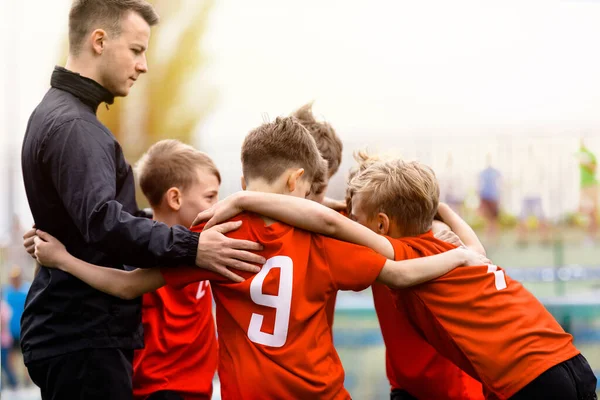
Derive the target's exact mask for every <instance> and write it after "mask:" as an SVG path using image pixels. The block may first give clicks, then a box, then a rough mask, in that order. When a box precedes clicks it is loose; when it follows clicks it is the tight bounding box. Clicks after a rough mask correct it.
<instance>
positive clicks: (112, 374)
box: [27, 349, 133, 400]
mask: <svg viewBox="0 0 600 400" xmlns="http://www.w3.org/2000/svg"><path fill="white" fill-rule="evenodd" d="M132 361H133V350H123V349H85V350H80V351H76V352H73V353H68V354H64V355H60V356H57V357H52V358H49V359H46V360H41V361H34V362H31V363H28V364H27V370H28V371H29V375H30V376H31V379H32V380H33V382H34V383H35V384H36V385H37V386H39V388H40V389H41V394H42V400H108V399H110V400H132V399H133V387H132V383H131V378H132V375H133V367H132Z"/></svg>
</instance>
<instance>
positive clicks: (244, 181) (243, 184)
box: [240, 175, 246, 190]
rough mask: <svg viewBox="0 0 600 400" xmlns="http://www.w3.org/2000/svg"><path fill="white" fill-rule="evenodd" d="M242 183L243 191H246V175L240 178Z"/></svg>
mask: <svg viewBox="0 0 600 400" xmlns="http://www.w3.org/2000/svg"><path fill="white" fill-rule="evenodd" d="M240 183H241V184H242V190H246V180H245V179H244V175H242V177H241V178H240Z"/></svg>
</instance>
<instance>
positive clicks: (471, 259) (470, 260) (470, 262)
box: [453, 247, 492, 267]
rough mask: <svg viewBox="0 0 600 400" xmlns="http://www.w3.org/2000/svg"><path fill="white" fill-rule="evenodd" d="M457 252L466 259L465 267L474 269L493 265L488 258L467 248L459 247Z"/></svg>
mask: <svg viewBox="0 0 600 400" xmlns="http://www.w3.org/2000/svg"><path fill="white" fill-rule="evenodd" d="M456 250H457V251H461V252H462V255H463V256H464V257H465V261H464V262H463V264H462V266H463V267H473V266H480V265H489V264H492V261H491V260H490V259H489V258H487V257H486V256H484V255H482V254H481V253H478V252H476V251H473V250H471V249H468V248H466V247H459V248H457V249H456ZM453 251H454V250H453Z"/></svg>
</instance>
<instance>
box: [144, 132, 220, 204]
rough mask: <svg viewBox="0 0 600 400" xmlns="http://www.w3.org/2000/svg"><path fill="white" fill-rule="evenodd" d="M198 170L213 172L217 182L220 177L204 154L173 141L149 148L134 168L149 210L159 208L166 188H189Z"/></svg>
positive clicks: (211, 161)
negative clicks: (149, 206) (149, 207)
mask: <svg viewBox="0 0 600 400" xmlns="http://www.w3.org/2000/svg"><path fill="white" fill-rule="evenodd" d="M199 168H203V169H206V170H208V171H209V172H211V173H213V174H214V175H215V176H216V177H217V179H218V180H219V183H221V174H219V170H218V169H217V167H216V165H215V163H214V162H213V160H212V159H211V158H210V157H209V156H208V155H206V154H205V153H203V152H201V151H199V150H196V149H195V148H193V147H192V146H190V145H187V144H184V143H181V142H180V141H179V140H174V139H168V140H161V141H160V142H156V143H155V144H153V145H152V146H150V148H149V149H148V151H147V152H146V153H145V154H144V155H143V156H142V157H141V158H140V160H139V161H138V162H137V164H136V166H135V169H136V172H137V175H138V179H139V182H140V187H141V188H142V192H143V193H144V196H146V198H147V199H148V202H149V203H150V205H151V206H153V207H156V206H158V205H160V203H161V201H162V198H163V196H164V194H165V193H166V192H167V190H169V189H170V188H172V187H178V188H180V189H181V190H184V189H186V188H188V187H189V186H190V185H192V184H193V183H194V182H195V181H196V179H197V175H196V174H197V172H198V169H199Z"/></svg>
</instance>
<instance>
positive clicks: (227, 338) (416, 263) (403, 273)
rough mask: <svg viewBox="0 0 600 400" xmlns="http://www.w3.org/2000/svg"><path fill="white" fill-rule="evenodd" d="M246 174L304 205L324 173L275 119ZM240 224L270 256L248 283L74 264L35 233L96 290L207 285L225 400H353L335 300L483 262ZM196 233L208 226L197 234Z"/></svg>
mask: <svg viewBox="0 0 600 400" xmlns="http://www.w3.org/2000/svg"><path fill="white" fill-rule="evenodd" d="M290 148H291V149H294V151H293V152H290V151H289V149H290ZM242 166H243V172H244V176H243V180H242V185H243V187H244V189H247V190H248V191H260V192H267V193H269V192H270V193H281V194H286V195H289V196H295V197H300V198H305V197H306V196H307V195H308V194H309V193H310V188H311V186H312V185H313V183H314V182H315V181H318V180H319V179H322V174H324V173H325V165H324V161H323V159H322V158H321V156H320V154H319V152H318V150H317V147H316V144H315V141H314V139H313V138H312V137H311V136H310V135H309V134H308V132H307V131H306V129H305V128H304V127H303V126H302V125H301V124H300V123H298V122H297V121H296V120H295V119H293V118H277V119H276V120H275V121H274V122H272V123H267V124H264V125H262V126H260V127H258V128H257V129H255V130H254V131H252V132H250V134H249V135H248V136H247V137H246V139H245V141H244V144H243V148H242ZM312 203H314V202H312ZM314 204H316V203H314ZM236 220H239V221H243V222H244V224H243V225H242V227H241V229H239V230H238V231H235V232H232V233H230V234H228V235H229V236H230V237H232V238H241V237H243V238H245V239H254V240H257V241H259V242H261V243H262V244H263V246H264V250H263V251H261V252H260V253H261V254H262V255H263V256H265V258H267V262H266V264H265V266H264V267H263V268H262V269H261V271H260V272H259V273H258V274H256V275H255V276H252V275H251V274H246V275H245V277H246V278H247V279H246V280H245V281H243V282H240V283H231V282H229V281H225V280H223V279H221V278H220V277H219V276H218V275H216V274H212V273H205V272H202V273H199V272H200V270H198V269H197V268H192V267H190V268H187V269H186V268H177V269H151V270H136V271H132V272H123V271H120V272H119V271H117V270H108V269H105V268H101V267H97V266H94V265H91V264H87V263H85V262H82V261H81V260H77V259H75V258H74V257H72V256H70V255H69V254H68V253H66V251H65V250H64V248H62V247H61V245H60V243H58V242H57V241H56V240H55V239H54V238H52V237H51V236H49V235H48V234H46V233H44V232H41V231H39V232H38V235H39V236H40V237H41V239H43V240H45V241H46V242H43V241H42V240H41V239H40V238H36V255H37V257H38V260H40V261H41V262H42V263H43V264H44V265H46V266H49V267H58V268H61V269H64V270H65V271H67V272H69V273H72V274H74V275H75V276H77V277H78V278H79V279H82V280H84V281H85V282H87V283H88V284H91V285H93V286H95V287H97V288H99V289H100V290H105V291H107V292H108V293H111V294H113V295H117V296H121V297H126V298H129V297H135V296H138V295H140V294H141V293H145V292H148V291H152V290H155V289H157V288H158V287H161V286H163V285H164V284H165V283H168V284H170V285H172V286H174V287H185V286H186V285H188V284H190V283H192V282H197V281H199V280H203V279H206V278H210V280H211V282H212V283H213V285H212V289H213V294H214V297H215V301H216V304H217V329H218V338H219V351H220V357H219V377H220V379H221V392H222V396H223V399H257V398H261V399H263V398H269V399H281V398H297V399H309V398H319V399H348V398H349V394H348V392H347V391H346V390H345V389H344V388H343V380H344V372H343V369H342V365H341V362H340V360H339V357H338V355H337V353H336V351H335V349H334V347H333V344H332V339H331V334H330V330H329V325H328V323H327V317H326V313H325V305H326V303H327V300H328V298H329V297H330V295H331V293H333V292H335V291H337V290H339V289H342V290H362V289H364V288H366V287H368V286H369V285H370V284H372V283H373V281H375V280H376V279H377V280H380V281H381V282H384V283H386V284H389V285H391V286H393V287H404V286H408V285H412V284H418V283H421V282H424V281H426V280H428V279H432V278H434V277H437V276H440V275H442V274H444V273H445V272H447V271H448V270H450V269H451V268H452V267H456V266H458V265H462V264H463V263H469V264H476V263H478V262H479V263H481V262H482V261H484V262H485V261H486V259H485V258H484V257H481V256H480V255H478V254H476V253H474V252H469V251H467V250H464V249H458V250H456V251H454V252H448V253H446V254H443V255H441V256H437V257H430V258H426V259H421V260H410V263H398V262H393V261H389V260H386V259H385V258H384V257H383V256H381V255H379V254H376V253H375V252H374V251H372V250H370V249H367V248H364V247H361V246H357V245H354V244H351V243H346V242H341V241H337V240H334V239H331V238H327V237H323V236H320V235H316V234H311V233H309V232H306V231H303V230H299V229H294V228H293V227H291V226H287V225H284V224H282V223H278V222H275V221H273V220H269V219H268V218H262V217H260V216H257V215H254V214H249V213H245V214H242V215H241V216H239V217H237V218H236ZM359 228H361V229H358V231H359V232H358V235H356V237H354V238H352V239H353V240H355V241H356V242H360V243H364V244H369V245H370V244H371V243H369V242H367V241H364V240H363V239H362V238H363V237H365V236H367V235H364V232H368V230H367V229H365V228H363V227H359ZM199 229H202V227H196V228H195V230H199ZM361 230H362V232H360V231H361ZM377 238H379V237H377ZM375 247H376V248H377V250H380V251H382V252H384V253H387V254H390V253H391V252H392V248H391V245H390V243H389V242H386V243H384V242H382V241H378V244H377V246H375ZM443 256H445V257H444V258H442V257H443ZM261 382H264V384H262V385H261V384H260V383H261Z"/></svg>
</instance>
